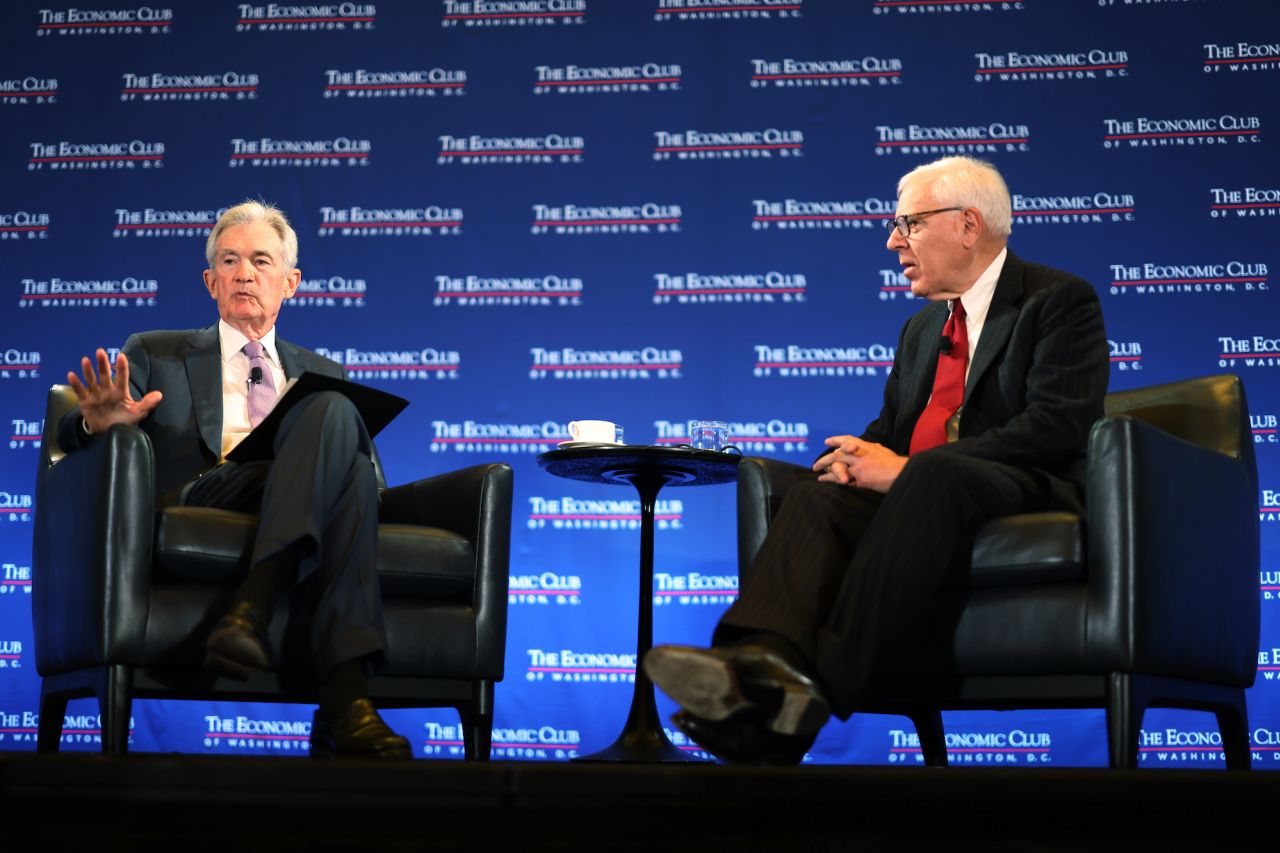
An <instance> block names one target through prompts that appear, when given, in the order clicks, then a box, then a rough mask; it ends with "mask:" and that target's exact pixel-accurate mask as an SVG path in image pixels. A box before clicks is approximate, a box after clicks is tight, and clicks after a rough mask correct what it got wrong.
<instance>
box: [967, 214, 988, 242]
mask: <svg viewBox="0 0 1280 853" xmlns="http://www.w3.org/2000/svg"><path fill="white" fill-rule="evenodd" d="M986 230H987V223H986V222H985V221H984V220H983V218H982V213H981V211H979V210H978V209H977V208H974V207H966V208H965V209H964V234H963V235H962V239H963V241H964V247H965V248H966V249H972V248H973V247H974V245H975V244H976V243H977V242H978V239H979V238H981V237H982V235H983V234H984V233H985V232H986Z"/></svg>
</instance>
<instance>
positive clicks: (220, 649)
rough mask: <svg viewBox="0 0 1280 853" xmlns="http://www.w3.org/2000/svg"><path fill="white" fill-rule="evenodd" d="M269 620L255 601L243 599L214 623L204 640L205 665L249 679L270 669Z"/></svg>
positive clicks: (229, 675)
mask: <svg viewBox="0 0 1280 853" xmlns="http://www.w3.org/2000/svg"><path fill="white" fill-rule="evenodd" d="M270 648H271V641H270V640H269V639H268V637H267V619H265V618H263V616H262V614H261V613H259V612H258V610H257V608H255V607H254V606H253V605H252V604H249V603H248V602H247V601H240V602H237V603H235V604H233V605H232V606H231V609H230V610H229V611H227V615H226V616H223V617H222V618H221V619H219V620H218V621H217V623H215V624H214V626H213V630H212V631H210V632H209V639H208V640H206V641H205V656H204V665H205V666H206V667H207V668H209V669H212V670H214V671H215V672H217V673H219V674H221V675H225V676H226V677H227V678H233V679H235V680H236V681H246V680H247V679H248V678H249V676H250V675H252V674H253V673H255V672H264V671H266V670H268V669H270V668H271V655H270V652H269V651H268V649H270Z"/></svg>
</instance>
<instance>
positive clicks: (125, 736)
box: [95, 666, 133, 755]
mask: <svg viewBox="0 0 1280 853" xmlns="http://www.w3.org/2000/svg"><path fill="white" fill-rule="evenodd" d="M95 692H96V693H97V694H98V714H99V716H100V717H101V719H102V751H103V752H105V753H107V754H109V755H124V754H125V753H126V752H128V751H129V717H130V715H131V714H132V712H133V670H131V669H130V668H129V667H127V666H106V667H104V668H103V672H102V675H101V678H100V680H99V681H98V684H97V689H96V690H95Z"/></svg>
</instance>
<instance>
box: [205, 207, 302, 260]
mask: <svg viewBox="0 0 1280 853" xmlns="http://www.w3.org/2000/svg"><path fill="white" fill-rule="evenodd" d="M253 222H265V223H267V224H268V225H270V226H271V227H272V229H274V230H275V232H276V233H277V234H279V235H280V242H281V243H283V244H284V266H285V269H289V270H291V269H293V268H294V267H296V266H297V265H298V235H297V234H295V233H294V231H293V226H292V225H290V224H289V220H288V219H287V218H286V217H285V215H284V211H282V210H281V209H280V208H278V207H276V206H275V205H274V204H265V203H264V202H260V201H253V200H252V199H250V200H248V201H243V202H241V203H240V204H237V205H236V206H235V207H231V208H227V210H226V212H225V213H223V214H222V215H221V216H219V217H218V222H217V224H216V225H214V226H213V230H212V231H210V232H209V239H208V240H206V241H205V243H204V257H205V260H207V261H208V262H209V269H213V262H214V257H213V254H214V252H215V251H217V248H218V238H219V237H221V236H222V232H223V231H226V230H227V229H228V228H231V227H232V226H235V225H249V224H250V223H253Z"/></svg>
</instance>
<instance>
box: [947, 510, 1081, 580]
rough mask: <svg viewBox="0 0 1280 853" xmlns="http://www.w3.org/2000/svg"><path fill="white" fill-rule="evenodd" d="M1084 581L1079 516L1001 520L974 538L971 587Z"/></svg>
mask: <svg viewBox="0 0 1280 853" xmlns="http://www.w3.org/2000/svg"><path fill="white" fill-rule="evenodd" d="M1083 579H1084V537H1083V535H1082V532H1081V524H1080V516H1078V515H1076V514H1075V513H1070V512H1035V513H1026V514H1024V515H1010V516H1006V517H1004V518H997V519H994V520H993V521H990V522H988V523H987V524H985V525H983V526H982V527H981V528H980V529H979V530H978V533H977V536H976V537H975V538H974V543H973V558H972V565H971V569H970V572H969V587H970V588H972V589H989V588H992V587H1002V586H1026V585H1031V584H1047V583H1070V582H1074V581H1080V580H1083Z"/></svg>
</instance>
